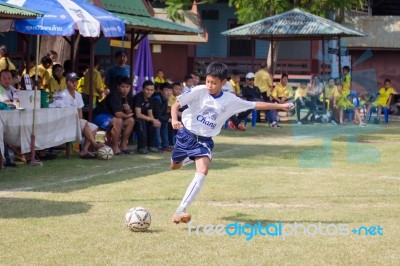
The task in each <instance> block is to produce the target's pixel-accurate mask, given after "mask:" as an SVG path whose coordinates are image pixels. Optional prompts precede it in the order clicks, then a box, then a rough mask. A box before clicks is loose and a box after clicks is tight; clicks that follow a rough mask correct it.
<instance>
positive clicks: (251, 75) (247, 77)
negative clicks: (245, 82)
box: [246, 72, 255, 79]
mask: <svg viewBox="0 0 400 266" xmlns="http://www.w3.org/2000/svg"><path fill="white" fill-rule="evenodd" d="M254 77H255V75H254V73H253V72H249V73H247V75H246V79H253V78H254Z"/></svg>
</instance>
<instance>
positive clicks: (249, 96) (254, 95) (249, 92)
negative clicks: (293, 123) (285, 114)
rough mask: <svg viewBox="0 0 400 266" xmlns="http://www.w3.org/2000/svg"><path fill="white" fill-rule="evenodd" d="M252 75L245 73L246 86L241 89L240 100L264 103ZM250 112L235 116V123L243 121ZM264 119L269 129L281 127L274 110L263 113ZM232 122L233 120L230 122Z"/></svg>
mask: <svg viewBox="0 0 400 266" xmlns="http://www.w3.org/2000/svg"><path fill="white" fill-rule="evenodd" d="M254 77H255V76H254V74H253V73H251V72H250V73H247V75H246V86H244V87H243V88H242V98H244V99H245V100H247V101H252V102H257V101H262V102H264V101H265V100H264V99H263V97H262V95H261V91H260V89H259V88H258V87H257V86H255V85H254ZM251 112H252V110H247V111H246V112H243V113H240V114H238V116H237V120H238V121H237V122H236V121H235V122H236V123H240V121H242V120H243V119H245V118H246V117H247V116H248V115H249V114H250V113H251ZM265 117H266V120H267V122H268V123H269V124H270V126H271V127H274V128H279V127H281V126H280V125H278V123H277V113H276V111H275V110H268V111H266V112H265ZM232 121H233V120H232Z"/></svg>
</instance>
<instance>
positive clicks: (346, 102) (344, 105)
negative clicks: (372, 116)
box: [333, 86, 366, 127]
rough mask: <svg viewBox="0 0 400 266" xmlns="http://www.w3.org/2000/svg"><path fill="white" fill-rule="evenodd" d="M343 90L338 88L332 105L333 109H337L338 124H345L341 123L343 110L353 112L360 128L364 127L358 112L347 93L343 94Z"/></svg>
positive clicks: (340, 87)
mask: <svg viewBox="0 0 400 266" xmlns="http://www.w3.org/2000/svg"><path fill="white" fill-rule="evenodd" d="M343 90H344V88H343V86H339V87H338V96H337V97H336V98H335V99H334V104H333V107H334V108H339V123H340V124H345V122H344V121H343V112H344V111H345V110H353V111H354V114H355V116H356V118H357V120H358V122H359V124H360V126H362V127H364V126H366V124H365V123H364V122H363V121H362V119H361V115H360V111H359V110H358V108H357V107H356V106H354V104H353V103H352V102H351V100H350V99H349V94H348V93H347V92H345V93H343Z"/></svg>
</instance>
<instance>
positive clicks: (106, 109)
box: [93, 76, 135, 155]
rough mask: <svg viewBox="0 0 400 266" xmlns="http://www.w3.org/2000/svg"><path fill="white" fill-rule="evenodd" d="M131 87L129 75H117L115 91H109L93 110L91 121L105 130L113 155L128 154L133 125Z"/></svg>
mask: <svg viewBox="0 0 400 266" xmlns="http://www.w3.org/2000/svg"><path fill="white" fill-rule="evenodd" d="M131 88H132V81H131V79H130V78H129V77H127V76H124V77H118V79H117V91H111V92H110V94H108V95H107V96H106V98H105V99H104V100H102V101H101V102H100V103H99V104H98V105H97V106H96V108H95V109H94V110H93V116H94V119H93V123H95V124H96V125H97V126H98V127H100V128H101V129H103V130H104V131H106V137H107V142H109V143H110V145H111V148H112V149H113V152H114V155H125V154H130V152H129V151H128V140H129V138H130V136H131V135H132V131H133V126H134V125H135V120H134V119H133V116H134V112H133V108H132V107H131V105H132V101H133V97H132V89H131ZM120 139H121V141H120Z"/></svg>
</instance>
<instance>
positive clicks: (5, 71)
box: [0, 68, 12, 76]
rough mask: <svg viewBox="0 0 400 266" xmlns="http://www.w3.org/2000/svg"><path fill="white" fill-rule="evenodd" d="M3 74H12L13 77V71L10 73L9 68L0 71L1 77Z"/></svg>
mask: <svg viewBox="0 0 400 266" xmlns="http://www.w3.org/2000/svg"><path fill="white" fill-rule="evenodd" d="M3 73H10V74H11V75H12V73H11V71H10V70H9V69H7V68H5V69H3V70H1V71H0V76H1V75H2V74H3Z"/></svg>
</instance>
